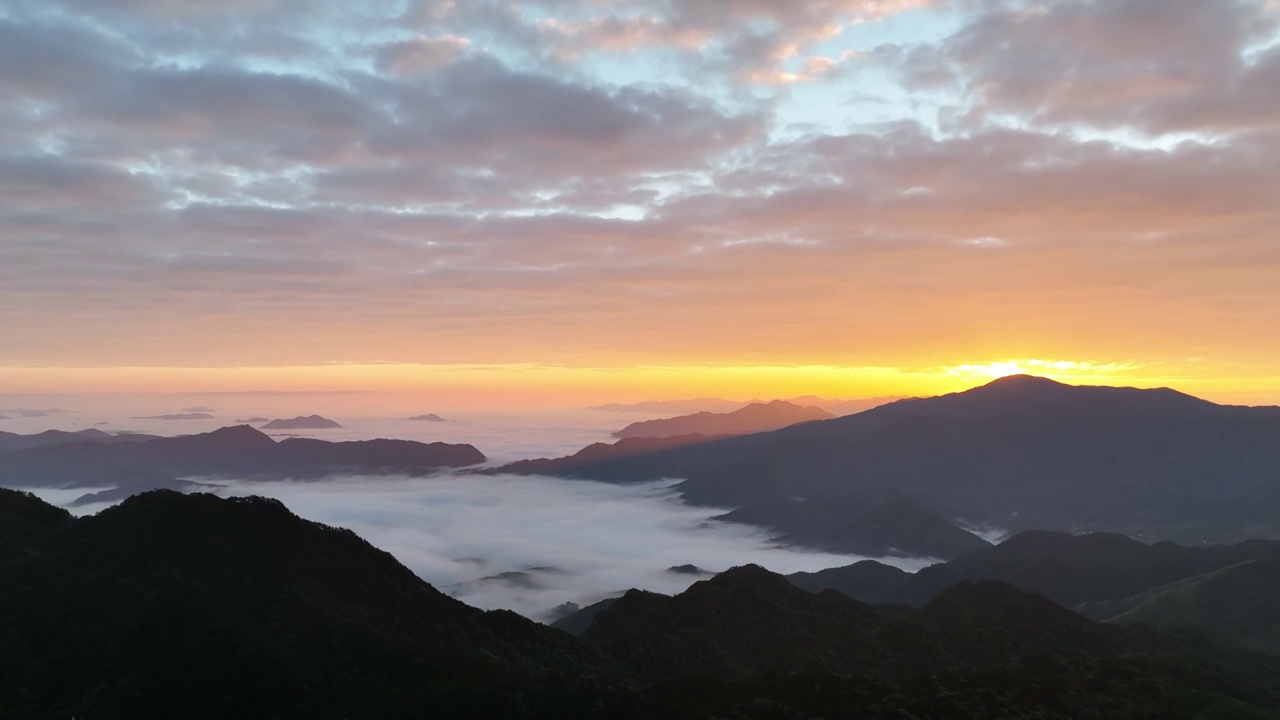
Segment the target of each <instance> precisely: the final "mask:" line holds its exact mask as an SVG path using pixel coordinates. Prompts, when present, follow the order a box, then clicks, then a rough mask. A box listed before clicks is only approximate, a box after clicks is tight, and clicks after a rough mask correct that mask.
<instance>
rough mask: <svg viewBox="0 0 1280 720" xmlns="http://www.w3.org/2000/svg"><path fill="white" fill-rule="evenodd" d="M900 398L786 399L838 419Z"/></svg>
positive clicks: (806, 396)
mask: <svg viewBox="0 0 1280 720" xmlns="http://www.w3.org/2000/svg"><path fill="white" fill-rule="evenodd" d="M902 399H904V398H902V397H901V396H898V397H873V398H858V399H854V400H832V399H828V398H822V397H818V396H816V395H804V396H801V397H796V398H786V400H787V402H789V403H792V404H794V405H804V406H806V407H816V408H819V409H821V410H826V411H827V412H829V413H831V414H832V415H834V416H836V417H844V416H845V415H853V414H854V413H860V412H866V411H868V410H870V409H872V408H877V407H880V406H881V405H887V404H889V403H891V402H897V401H898V400H902Z"/></svg>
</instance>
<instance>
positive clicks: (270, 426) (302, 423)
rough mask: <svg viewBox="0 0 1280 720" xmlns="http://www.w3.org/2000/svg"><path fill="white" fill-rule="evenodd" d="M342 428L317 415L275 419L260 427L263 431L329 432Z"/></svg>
mask: <svg viewBox="0 0 1280 720" xmlns="http://www.w3.org/2000/svg"><path fill="white" fill-rule="evenodd" d="M340 427H342V426H341V425H339V424H338V423H336V422H334V421H333V420H330V419H329V418H326V417H321V416H319V415H307V416H306V417H302V416H298V417H295V418H286V419H276V420H272V421H271V422H268V423H267V424H265V425H263V426H262V429H263V430H329V429H333V428H340Z"/></svg>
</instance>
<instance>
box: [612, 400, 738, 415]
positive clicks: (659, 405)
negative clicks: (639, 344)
mask: <svg viewBox="0 0 1280 720" xmlns="http://www.w3.org/2000/svg"><path fill="white" fill-rule="evenodd" d="M746 404H747V403H745V402H739V401H736V400H724V399H722V398H690V399H688V400H645V401H643V402H638V403H608V404H606V405H596V406H595V407H591V408H587V409H588V410H597V411H600V412H634V413H653V414H655V415H658V414H666V413H685V414H689V413H698V412H717V413H727V412H733V411H734V410H738V409H741V408H742V407H744V406H745V405H746Z"/></svg>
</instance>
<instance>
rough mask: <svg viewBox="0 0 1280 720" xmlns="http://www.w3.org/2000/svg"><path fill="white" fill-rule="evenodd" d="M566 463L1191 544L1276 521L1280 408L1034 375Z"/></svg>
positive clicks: (1279, 527)
mask: <svg viewBox="0 0 1280 720" xmlns="http://www.w3.org/2000/svg"><path fill="white" fill-rule="evenodd" d="M512 471H513V472H514V471H518V468H514V469H512ZM556 472H557V473H558V474H561V475H564V476H569V477H581V478H588V479H594V480H602V481H606V482H631V481H646V480H653V479H656V478H664V477H666V478H671V477H674V478H684V481H683V482H682V483H681V484H680V485H679V490H680V492H681V493H682V495H683V497H684V498H685V499H686V500H687V501H689V502H692V503H696V504H705V505H712V506H719V507H737V508H759V507H768V506H775V507H776V506H779V505H780V504H781V503H784V502H786V501H788V500H797V499H802V500H805V501H807V502H805V503H804V505H803V507H808V508H812V509H813V512H814V513H815V515H814V517H815V518H816V517H817V515H818V514H820V513H821V512H823V511H822V507H823V505H824V504H826V503H829V502H831V501H833V499H839V498H856V497H858V496H860V495H862V494H864V493H867V492H876V491H878V489H881V488H893V489H895V490H896V491H899V492H902V493H906V494H908V495H909V496H911V497H913V498H916V499H917V500H918V501H920V502H923V503H925V504H926V505H928V506H931V507H937V508H945V509H946V511H947V512H948V513H952V514H953V515H952V516H951V518H950V519H963V520H965V521H968V522H970V523H973V524H991V525H997V526H1000V527H1004V528H1006V529H1008V530H1010V531H1018V530H1022V529H1062V530H1070V531H1073V532H1082V531H1113V532H1121V533H1125V534H1128V535H1131V536H1134V537H1139V538H1143V539H1148V540H1158V539H1171V540H1178V541H1182V542H1188V543H1197V542H1204V541H1213V542H1230V541H1235V540H1241V539H1246V538H1249V537H1277V536H1280V522H1278V521H1280V408H1276V407H1239V406H1227V405H1218V404H1215V403H1211V402H1208V401H1205V400H1201V399H1198V398H1195V397H1192V396H1189V395H1185V394H1182V393H1179V392H1176V391H1173V390H1169V389H1153V390H1142V389H1134V388H1115V387H1089V386H1071V385H1065V384H1062V383H1058V382H1055V381H1052V380H1048V379H1045V378H1037V377H1030V376H1013V377H1007V378H1002V379H999V380H996V381H994V382H991V383H990V384H988V385H985V386H982V387H979V388H975V389H973V390H969V391H966V392H961V393H954V394H951V395H943V396H940V397H934V398H918V399H908V400H900V401H897V402H893V403H889V404H887V405H882V406H880V407H877V408H874V409H871V410H868V411H866V412H862V413H858V414H856V415H850V416H846V417H841V418H836V419H832V420H825V421H816V422H808V423H803V424H800V425H794V426H791V427H787V428H783V429H780V430H776V431H773V432H767V433H757V434H752V435H743V436H739V437H730V438H722V439H717V440H712V441H708V442H704V443H695V444H688V445H684V446H681V447H675V448H665V449H655V450H653V451H650V452H641V453H635V454H631V455H628V456H626V457H622V458H603V459H594V458H581V459H580V461H579V462H573V463H565V464H563V465H562V466H561V467H560V468H558V469H557V470H556ZM869 509H870V508H869ZM802 514H803V513H802Z"/></svg>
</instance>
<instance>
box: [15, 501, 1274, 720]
mask: <svg viewBox="0 0 1280 720" xmlns="http://www.w3.org/2000/svg"><path fill="white" fill-rule="evenodd" d="M15 528H26V530H24V531H22V535H21V537H22V538H23V539H22V541H21V543H20V544H18V545H16V546H17V547H21V551H20V552H11V551H10V550H9V549H10V548H11V547H15V544H13V543H8V542H6V543H5V544H2V545H0V553H8V554H7V555H0V558H6V559H5V560H2V561H0V613H2V614H3V617H4V618H5V619H6V622H4V623H0V647H3V648H5V652H4V653H0V716H3V717H6V718H8V717H16V718H24V717H40V718H43V717H88V718H117V717H118V718H132V717H184V718H226V717H272V716H275V717H282V718H283V717H307V718H356V717H361V718H363V717H370V718H372V717H379V718H381V717H406V718H408V717H436V718H519V717H526V718H545V719H547V720H550V719H552V718H556V719H564V718H580V717H581V718H586V717H607V718H634V719H636V720H640V719H645V720H648V719H656V718H690V720H692V718H708V717H739V718H747V719H749V720H750V719H757V720H765V719H766V718H768V719H774V720H777V719H780V718H788V719H789V718H795V717H825V718H833V719H834V718H850V719H851V718H864V717H870V718H888V717H895V718H903V717H921V718H942V717H950V718H963V717H1044V718H1077V717H1096V716H1099V715H1097V714H1096V713H1097V711H1098V710H1101V711H1106V712H1109V713H1125V714H1126V715H1127V716H1128V717H1134V718H1138V717H1144V718H1146V717H1149V718H1188V719H1190V718H1200V717H1224V718H1226V717H1230V718H1245V719H1253V718H1258V719H1261V718H1268V717H1275V714H1276V713H1277V711H1280V696H1278V695H1277V689H1278V685H1280V658H1276V657H1273V656H1268V655H1264V654H1254V653H1249V652H1247V651H1243V650H1231V649H1227V648H1223V647H1219V646H1217V645H1214V644H1213V643H1211V642H1207V641H1204V640H1200V639H1194V638H1192V639H1188V638H1181V637H1178V636H1175V635H1171V634H1166V633H1162V632H1159V631H1155V630H1151V629H1146V628H1132V629H1131V628H1127V627H1122V626H1113V625H1106V626H1104V625H1095V624H1093V623H1091V622H1090V621H1088V620H1086V619H1084V618H1082V617H1079V616H1076V615H1073V614H1072V613H1069V612H1067V611H1065V610H1063V609H1062V608H1060V607H1057V606H1055V605H1054V604H1053V603H1051V602H1049V601H1048V600H1046V599H1044V598H1041V597H1037V596H1033V595H1029V594H1027V593H1024V592H1021V591H1019V590H1016V589H1014V588H1012V587H1010V586H1008V585H1004V584H1000V583H977V584H968V585H960V586H956V587H953V588H950V589H948V590H947V591H945V592H944V593H942V594H940V595H939V596H938V597H937V598H935V599H934V601H933V602H931V603H930V604H929V605H928V606H926V607H925V608H923V609H921V610H920V611H918V612H912V611H906V610H901V609H882V608H876V607H872V606H870V605H866V604H863V603H860V602H858V601H856V600H853V599H850V598H848V597H845V596H843V595H841V594H839V593H835V592H825V593H820V594H812V593H808V592H805V591H803V590H801V589H799V588H797V587H795V586H793V585H792V584H790V583H789V582H787V581H786V579H784V578H782V577H781V576H778V575H775V574H773V573H770V572H768V571H766V570H764V569H762V568H758V567H754V566H747V567H741V568H734V569H732V570H729V571H727V572H724V573H721V574H720V575H718V576H716V577H715V578H713V579H711V580H706V581H702V582H699V583H696V584H694V585H693V586H692V587H690V588H689V589H688V590H687V591H686V592H684V593H681V594H680V595H677V596H675V597H667V596H663V595H656V594H653V593H643V592H640V591H631V592H629V593H627V594H626V595H625V596H623V597H621V598H618V599H617V600H615V601H613V602H612V603H611V604H603V607H602V608H596V610H597V614H596V616H595V618H594V620H593V621H591V622H589V623H588V624H587V627H586V630H585V632H584V633H583V636H582V640H581V641H579V640H575V639H574V638H573V637H571V636H570V635H568V634H566V633H563V632H560V631H557V630H554V629H551V628H547V627H545V626H540V625H537V624H535V623H532V622H530V621H528V620H525V619H524V618H521V617H518V616H516V615H514V614H512V613H509V612H502V611H498V612H481V611H479V610H476V609H473V608H470V607H467V606H466V605H463V604H462V603H460V602H458V601H456V600H453V599H451V598H449V597H448V596H446V595H445V594H443V593H440V592H438V591H436V590H435V589H433V588H432V587H431V586H430V585H427V584H426V583H424V582H422V581H421V580H420V579H418V578H417V576H415V575H414V574H413V573H412V572H410V571H409V570H408V569H406V568H405V567H404V566H402V565H400V564H399V563H398V562H396V561H395V559H394V558H392V557H391V556H390V555H388V554H387V553H385V552H382V551H380V550H377V549H375V548H374V547H372V546H371V545H369V544H368V543H366V542H365V541H363V540H361V539H360V538H358V537H357V536H355V535H354V534H352V533H351V532H349V531H345V530H339V529H335V528H329V527H325V526H322V525H318V524H316V523H311V522H307V521H305V520H302V519H300V518H298V517H296V516H294V515H293V514H292V513H290V512H289V511H288V510H287V509H285V507H284V506H283V505H281V504H280V503H279V502H277V501H273V500H266V499H262V498H235V499H225V500H224V499H219V498H216V497H214V496H210V495H201V494H194V495H181V494H177V493H172V492H165V491H161V492H152V493H146V494H143V495H139V496H135V497H133V498H130V499H128V500H126V501H124V502H123V503H121V504H120V505H118V506H116V507H114V508H111V509H108V510H105V511H103V512H102V513H100V514H98V515H95V516H90V517H84V518H80V519H76V520H72V519H71V518H70V517H68V516H67V515H66V514H65V513H64V512H62V511H59V510H57V509H55V508H51V507H48V506H43V507H42V506H41V504H40V501H38V500H36V499H35V498H32V497H30V496H26V495H22V494H19V493H5V492H0V534H6V533H14V532H15V530H14V529H15ZM3 536H4V537H6V538H7V537H8V535H3ZM1086 711H1088V712H1086ZM978 713H984V714H983V715H979V714H978ZM1090 713H1094V714H1092V715H1091V714H1090ZM1121 716H1122V715H1116V717H1121Z"/></svg>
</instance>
